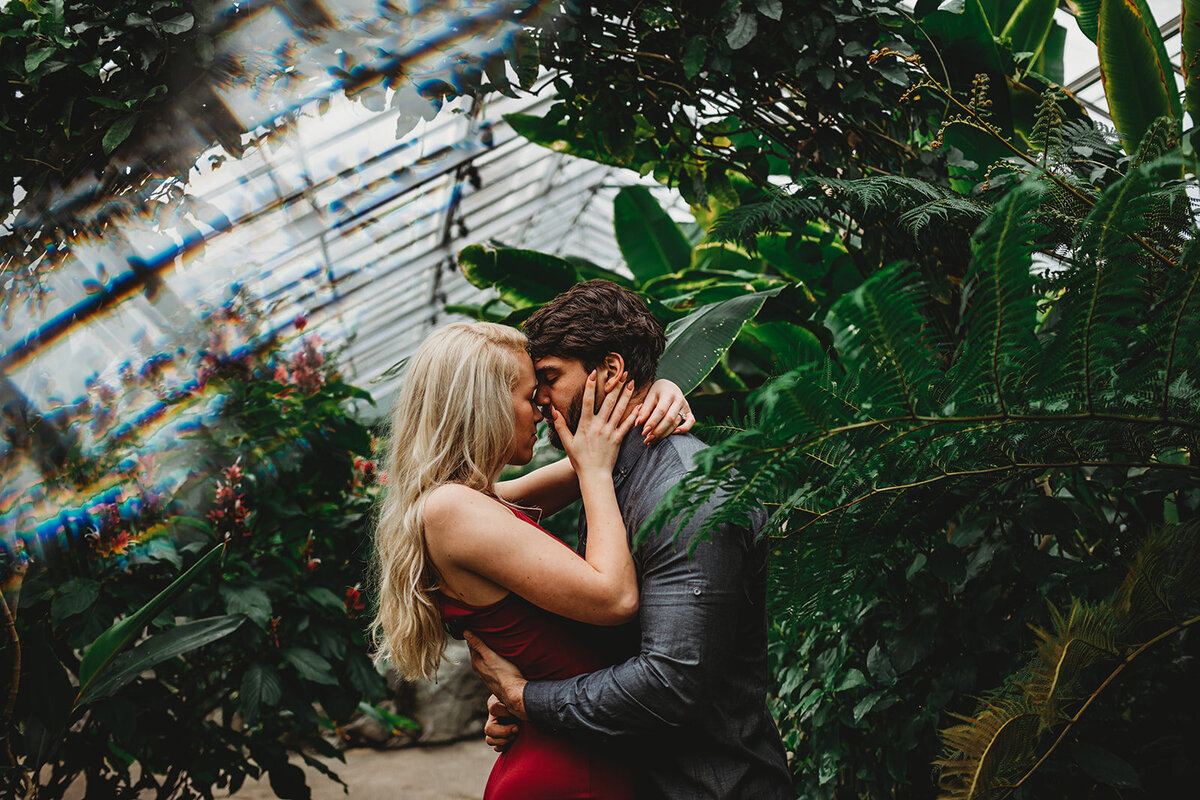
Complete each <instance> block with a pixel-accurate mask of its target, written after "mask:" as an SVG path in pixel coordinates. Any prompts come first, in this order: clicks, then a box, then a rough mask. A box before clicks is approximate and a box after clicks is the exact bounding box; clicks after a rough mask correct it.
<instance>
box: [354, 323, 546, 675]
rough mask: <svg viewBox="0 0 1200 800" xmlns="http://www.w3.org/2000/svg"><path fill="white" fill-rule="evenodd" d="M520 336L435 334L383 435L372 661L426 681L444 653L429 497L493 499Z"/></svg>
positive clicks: (457, 327)
mask: <svg viewBox="0 0 1200 800" xmlns="http://www.w3.org/2000/svg"><path fill="white" fill-rule="evenodd" d="M528 357H529V356H528V355H527V354H526V352H525V337H524V336H523V335H522V334H521V333H520V332H519V331H517V330H514V329H513V328H509V327H507V326H504V325H496V324H493V323H490V322H474V323H456V324H454V325H449V326H447V327H445V328H442V329H441V330H439V331H436V332H434V333H433V334H431V335H430V336H429V338H428V339H426V340H425V342H424V343H423V344H422V345H421V347H420V348H419V349H418V350H417V352H416V354H415V355H413V356H412V358H410V359H409V362H408V365H407V366H406V367H405V377H404V384H403V388H402V389H401V391H400V396H399V398H398V399H397V401H396V404H395V406H394V407H393V410H392V412H391V420H390V425H389V431H388V436H387V467H386V469H387V488H386V493H385V495H384V499H383V501H382V503H381V505H380V507H379V510H378V512H377V517H376V523H375V530H374V544H375V589H376V591H377V594H376V597H378V599H379V605H378V613H377V614H376V616H375V619H374V620H373V621H372V622H371V626H370V635H371V638H372V642H373V643H374V646H375V656H374V658H375V662H376V664H378V663H380V662H382V661H384V660H387V661H390V662H391V664H392V666H393V667H395V669H396V670H397V671H398V672H399V673H400V674H401V675H403V676H404V677H405V678H408V679H416V678H431V677H433V676H434V675H435V673H436V672H437V668H438V665H439V664H440V662H441V658H442V654H443V652H444V651H445V649H446V629H445V626H444V625H443V623H442V618H441V614H440V612H439V611H438V608H437V605H436V603H435V602H434V599H433V593H434V591H435V590H436V589H437V588H438V587H439V581H438V577H437V574H436V571H435V570H434V569H433V565H432V564H431V563H430V562H429V557H428V551H427V549H426V547H425V526H424V522H423V519H424V508H425V498H426V497H428V496H429V492H431V491H432V490H433V489H435V488H436V487H438V486H441V485H442V484H445V483H461V484H463V485H464V486H469V487H470V488H472V489H477V490H479V491H481V492H487V493H489V494H491V493H492V485H493V484H494V483H495V481H496V478H497V476H499V474H500V471H501V470H502V469H503V468H504V465H505V463H506V462H507V460H508V456H509V453H510V452H511V449H512V445H513V440H514V437H515V420H514V418H513V410H512V403H511V400H510V397H511V393H512V390H513V389H514V388H516V385H517V381H518V380H519V378H520V371H519V361H518V358H528Z"/></svg>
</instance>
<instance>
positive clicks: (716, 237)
mask: <svg viewBox="0 0 1200 800" xmlns="http://www.w3.org/2000/svg"><path fill="white" fill-rule="evenodd" d="M769 193H770V199H768V200H766V201H765V202H760V203H743V204H742V205H740V206H738V207H737V208H732V209H729V210H728V211H726V212H724V213H723V214H721V215H720V216H719V217H718V218H717V220H716V222H714V223H713V225H712V227H711V228H710V229H709V231H708V238H709V239H710V240H711V241H714V242H738V243H741V244H743V245H744V246H745V247H747V248H748V249H749V250H750V252H754V248H755V236H756V235H757V234H760V233H769V232H774V231H778V230H779V229H780V227H781V226H783V225H784V224H785V223H796V222H803V221H805V220H817V219H824V218H825V217H826V216H828V210H827V209H826V207H825V204H824V202H823V198H822V196H820V195H819V194H818V193H817V191H816V190H814V189H813V188H811V187H809V186H808V185H806V184H794V185H792V186H791V187H783V188H771V189H770V190H769Z"/></svg>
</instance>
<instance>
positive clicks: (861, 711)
mask: <svg viewBox="0 0 1200 800" xmlns="http://www.w3.org/2000/svg"><path fill="white" fill-rule="evenodd" d="M886 693H887V692H886V691H885V690H884V689H879V690H878V691H874V692H871V693H870V694H869V695H867V696H866V697H864V698H863V699H862V700H859V701H858V702H857V703H856V704H855V706H854V722H855V723H858V722H859V721H861V720H862V718H863V717H865V716H866V715H867V714H868V713H870V711H871V709H872V708H874V707H875V704H876V703H878V702H879V700H880V699H881V698H882V697H883V696H884V695H885V694H886Z"/></svg>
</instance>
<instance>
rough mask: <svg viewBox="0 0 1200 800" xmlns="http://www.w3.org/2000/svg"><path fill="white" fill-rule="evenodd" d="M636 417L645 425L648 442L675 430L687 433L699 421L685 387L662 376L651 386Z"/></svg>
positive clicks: (652, 441) (655, 440) (638, 422)
mask: <svg viewBox="0 0 1200 800" xmlns="http://www.w3.org/2000/svg"><path fill="white" fill-rule="evenodd" d="M636 417H637V421H636V423H635V424H637V425H641V426H642V441H644V442H645V443H646V444H648V445H649V444H654V443H655V442H657V441H659V440H660V439H665V438H666V437H668V436H670V435H671V434H673V433H687V432H688V431H690V430H691V429H692V426H693V425H695V424H696V416H695V415H694V414H692V409H691V408H690V407H689V406H688V402H687V398H685V397H684V396H683V390H681V389H680V388H679V387H678V386H676V385H675V384H674V383H672V382H671V381H668V380H665V379H661V378H660V379H659V380H656V381H655V382H654V383H653V384H652V385H651V386H650V391H649V393H647V395H646V398H645V399H644V400H642V405H641V408H639V409H638V412H637V414H636Z"/></svg>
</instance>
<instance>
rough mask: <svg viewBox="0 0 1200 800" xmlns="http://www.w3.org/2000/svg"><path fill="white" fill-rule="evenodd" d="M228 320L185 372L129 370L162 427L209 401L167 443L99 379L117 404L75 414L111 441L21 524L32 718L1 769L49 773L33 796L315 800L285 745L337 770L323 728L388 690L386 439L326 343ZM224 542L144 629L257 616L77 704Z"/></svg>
mask: <svg viewBox="0 0 1200 800" xmlns="http://www.w3.org/2000/svg"><path fill="white" fill-rule="evenodd" d="M214 317H215V319H210V325H211V327H212V331H211V335H210V336H209V339H208V341H207V345H208V347H207V349H206V350H205V351H203V352H202V353H200V354H199V355H198V358H196V359H195V360H194V362H193V363H196V364H198V369H197V370H196V372H195V373H194V375H193V376H192V377H191V378H190V379H189V378H186V377H181V376H176V377H177V378H178V380H175V381H174V383H173V384H172V385H170V386H167V385H165V384H164V377H163V376H164V370H165V368H166V367H167V366H169V364H167V362H168V361H171V359H165V360H164V359H161V358H160V359H159V362H160V363H158V364H156V365H153V366H152V367H151V368H146V367H143V368H142V369H141V370H132V369H131V370H130V372H131V373H132V375H131V376H129V377H127V378H124V379H123V381H126V382H128V383H129V384H130V386H133V385H134V384H137V386H138V387H140V388H138V391H146V392H149V395H148V397H151V398H152V399H151V400H150V402H152V403H163V404H166V405H167V406H169V407H170V408H168V409H167V410H166V411H165V412H162V414H161V416H162V417H163V418H164V419H165V418H170V417H171V416H172V414H173V413H174V412H176V411H179V410H181V409H183V408H184V407H187V408H189V409H191V410H192V411H194V412H195V413H193V414H192V415H191V416H188V415H185V414H177V415H176V419H183V420H185V422H184V423H181V424H178V425H177V426H176V427H175V428H173V429H171V430H170V431H169V435H166V434H164V433H163V432H162V431H159V432H158V433H157V434H150V433H147V432H146V430H145V429H142V430H141V431H138V432H136V433H127V432H125V430H124V429H123V428H122V425H123V422H122V420H123V419H125V418H127V417H129V416H131V415H133V416H135V417H136V416H137V413H138V412H137V409H131V408H128V407H124V406H123V407H121V408H118V406H119V405H121V403H123V402H124V401H123V400H122V399H121V398H118V397H115V396H109V395H110V394H112V395H115V394H116V393H115V390H112V389H111V388H104V384H102V383H101V382H100V381H98V380H97V381H93V382H92V386H91V387H89V388H90V394H91V395H92V396H94V398H95V400H96V401H100V400H103V402H104V405H103V407H101V408H98V409H97V408H89V409H85V410H84V411H83V412H81V411H79V410H78V409H76V413H77V418H76V420H75V421H74V423H72V424H64V425H63V426H62V427H63V430H65V431H68V432H73V433H75V435H76V436H77V437H83V436H85V434H86V433H88V432H86V431H85V432H81V431H78V430H77V429H78V428H80V427H84V426H93V425H96V420H103V421H102V422H101V423H100V425H101V426H103V430H102V432H104V433H106V434H107V436H108V437H110V438H109V439H106V440H105V441H106V442H108V443H109V447H108V449H106V450H103V451H102V452H99V453H97V454H95V455H94V456H93V457H91V458H90V459H86V458H85V459H82V461H81V460H80V459H79V458H78V457H77V459H76V462H75V463H72V464H69V465H67V467H66V468H64V470H63V471H62V472H60V473H59V474H58V476H59V477H58V479H57V481H58V486H57V488H56V489H53V491H56V492H57V493H58V494H56V495H54V496H55V497H56V498H63V497H66V498H74V502H73V507H74V509H75V510H67V511H62V512H61V513H59V514H57V516H54V517H52V518H50V519H48V520H45V521H43V522H42V523H41V524H40V525H39V526H38V527H37V529H36V530H30V531H28V532H27V533H24V534H19V535H18V536H17V541H16V543H15V544H16V547H11V546H10V547H8V548H7V549H8V550H9V551H11V552H8V553H6V554H5V560H4V562H3V563H0V569H3V570H5V571H6V572H7V573H8V574H7V575H0V579H6V580H8V582H9V584H10V586H12V585H13V576H15V575H16V574H17V568H18V566H21V565H20V564H18V561H22V562H24V560H25V559H27V564H26V565H25V568H26V570H27V571H26V572H25V575H24V583H23V586H21V591H20V593H19V608H18V609H17V611H16V619H15V623H16V631H17V633H18V635H19V637H20V644H21V657H20V662H19V669H20V684H19V692H18V694H17V707H16V709H15V712H14V713H13V715H12V716H13V719H14V720H17V721H19V722H17V723H16V724H12V723H11V721H6V725H7V726H8V729H7V730H6V731H5V733H6V734H7V735H8V738H7V741H8V742H9V743H10V744H11V746H12V750H13V754H14V758H15V759H16V761H17V763H19V764H21V766H22V768H21V769H18V770H10V771H8V773H7V774H6V775H3V774H0V780H6V781H7V782H8V784H9V788H17V789H18V791H19V793H21V794H24V793H27V792H28V791H29V790H30V789H31V788H33V784H37V787H36V791H37V796H38V797H39V798H55V797H61V796H63V794H64V793H65V791H66V789H67V787H68V786H69V785H70V784H71V783H72V782H73V781H76V780H77V779H79V778H80V777H82V778H83V779H84V780H85V781H86V793H87V796H89V797H92V796H96V797H100V796H105V797H134V796H137V795H138V793H139V792H143V791H146V790H152V791H154V792H155V793H156V794H157V796H159V797H199V796H211V793H212V792H213V791H214V790H216V789H221V790H227V791H236V790H237V789H238V788H239V787H240V786H241V785H242V783H243V782H244V781H245V779H246V778H247V777H254V778H257V777H260V776H262V775H264V774H265V775H266V776H267V777H268V778H269V780H270V783H271V786H272V788H273V789H274V791H275V792H276V793H277V794H278V795H279V796H280V797H308V796H309V791H308V787H307V786H306V785H305V782H304V776H303V773H302V771H301V770H300V769H299V768H298V767H296V766H294V765H292V764H290V763H289V761H288V755H289V753H301V755H302V757H303V758H304V759H305V760H306V761H308V762H309V763H311V764H313V765H314V766H316V767H317V768H318V769H320V770H322V771H323V772H325V773H326V774H328V775H330V776H331V777H334V778H335V779H336V775H334V773H333V772H331V771H330V770H329V769H328V767H327V766H326V765H325V764H324V763H323V762H322V761H320V760H319V759H318V758H316V757H314V755H313V753H315V754H316V755H317V756H323V757H326V758H328V757H337V755H338V751H337V749H336V747H334V745H333V744H331V743H330V742H329V741H327V739H326V738H324V736H323V735H322V733H323V732H328V731H337V730H338V729H339V727H340V725H341V724H342V723H343V722H344V721H345V720H347V719H348V718H349V717H350V716H351V715H353V714H355V713H356V711H357V710H359V708H360V706H362V705H363V704H367V705H368V706H369V704H373V703H375V702H377V701H378V700H379V699H380V698H381V697H382V695H383V689H384V681H383V678H382V677H381V676H380V675H379V674H378V672H377V671H376V670H375V668H374V666H373V665H372V664H371V661H370V659H369V658H368V656H367V648H366V642H365V641H364V636H363V623H362V620H361V619H359V617H360V616H361V615H362V614H363V613H364V612H365V611H366V602H365V600H364V597H363V594H362V588H361V587H362V585H363V582H364V572H365V563H364V560H365V558H366V556H367V553H368V551H369V548H368V547H367V546H366V541H367V540H366V535H367V517H368V513H369V511H370V508H371V504H372V496H373V494H374V493H375V492H376V491H377V489H376V481H375V477H376V470H375V465H374V462H373V461H372V460H371V459H372V446H373V441H372V438H371V435H370V432H369V430H368V429H367V428H366V427H365V426H364V425H363V424H362V423H360V422H359V421H358V420H356V418H355V416H354V415H353V413H352V410H351V403H353V402H358V401H369V400H370V398H369V396H368V395H367V394H366V393H365V392H363V391H362V390H359V389H356V388H354V387H351V386H349V385H347V384H345V383H344V382H342V381H341V379H340V378H339V377H338V375H337V373H336V371H334V370H333V369H332V368H331V365H330V363H329V362H328V359H327V358H326V356H325V354H324V353H323V352H322V350H321V348H320V341H319V339H317V338H316V337H314V336H312V335H309V336H308V337H306V338H305V339H304V340H303V342H302V343H301V345H300V348H299V349H298V351H297V352H296V354H295V355H293V356H290V357H289V356H287V355H286V354H285V353H284V352H283V351H282V350H281V349H280V345H279V342H278V341H277V340H275V339H273V338H271V339H265V340H262V339H260V340H253V339H251V341H250V344H248V345H238V341H239V339H238V335H237V333H238V331H237V330H230V329H229V324H230V323H234V324H235V325H236V326H240V327H241V328H248V327H251V325H250V323H251V322H253V320H245V319H238V318H237V314H236V313H234V314H232V316H231V313H230V312H228V311H224V312H221V313H219V314H217V315H214ZM295 327H296V328H300V327H302V325H301V324H300V323H299V322H298V323H297V324H296V326H295ZM139 382H140V383H139ZM154 388H156V389H157V390H156V391H153V389H154ZM85 412H86V413H85ZM93 412H94V413H95V414H96V416H91V414H92V413H93ZM122 435H123V438H122ZM114 436H116V437H117V438H115V439H114V438H111V437H114ZM77 440H78V438H77ZM114 442H115V444H114ZM147 450H149V451H151V452H152V454H147V453H146V451H147ZM77 452H78V451H77ZM133 452H138V456H136V457H135V456H133V455H131V453H133ZM83 462H86V463H83ZM122 464H123V465H125V469H124V471H122V469H121V468H118V467H120V465H122ZM67 474H70V475H73V476H75V478H77V479H78V480H76V481H75V483H74V484H72V482H71V480H68V479H66V478H64V477H63V476H64V475H67ZM89 478H91V479H96V480H97V481H98V483H103V484H104V485H105V487H106V488H104V489H103V490H97V489H96V488H95V487H94V486H93V485H89V484H88V482H87V481H88V479H89ZM46 483H47V485H49V484H50V483H52V481H50V480H47V482H46ZM114 484H115V485H114ZM64 487H66V488H64ZM38 491H42V492H43V494H44V493H45V492H50V491H52V490H51V489H48V488H46V486H43V487H40V488H39V489H38ZM47 496H48V495H47ZM0 510H3V509H0ZM220 542H224V543H225V544H226V546H225V553H224V555H223V558H222V562H221V564H220V567H219V568H211V569H207V570H205V571H204V572H202V573H201V574H200V576H199V578H198V579H197V580H196V581H195V582H194V583H193V584H192V585H190V586H189V587H188V588H187V589H186V590H184V591H183V593H182V594H181V595H179V597H178V598H177V599H176V600H175V602H174V603H173V605H172V606H170V607H169V608H168V609H167V610H166V611H164V612H162V613H160V614H159V615H158V616H157V617H156V618H155V619H154V620H153V621H152V622H151V623H150V625H149V628H148V629H147V633H148V634H149V635H150V636H151V637H154V636H156V635H163V634H164V633H168V632H170V631H172V630H178V629H180V627H181V626H183V625H185V624H187V623H189V621H192V620H204V619H211V618H214V617H215V616H221V617H225V616H227V615H242V616H244V618H245V621H244V622H243V623H242V624H240V625H238V626H237V627H236V628H235V629H234V630H233V631H232V633H228V634H227V635H223V637H222V638H219V639H217V640H216V641H211V642H209V643H207V644H205V645H204V646H202V647H199V648H196V649H192V650H189V651H187V652H184V653H180V654H177V655H173V656H171V657H168V658H165V659H164V660H161V661H159V662H158V663H156V664H155V665H154V666H153V669H150V670H146V671H143V672H141V674H140V675H139V676H138V677H137V678H136V679H134V680H132V681H131V682H129V683H128V684H126V685H124V686H122V687H121V688H119V689H117V690H116V691H114V692H112V693H111V694H110V695H108V696H104V697H98V698H96V699H95V700H93V701H91V702H88V703H86V704H84V705H79V699H78V697H77V689H76V688H73V687H74V686H77V685H78V683H79V678H78V676H79V673H80V659H81V656H82V655H83V654H84V653H85V652H86V651H87V648H88V646H89V645H90V644H91V643H92V642H93V641H94V640H95V639H96V637H97V636H98V635H99V634H100V633H101V632H103V631H104V630H105V629H106V628H108V627H109V626H110V625H112V624H113V622H114V621H115V620H117V619H120V618H122V617H124V616H128V615H129V614H130V613H131V612H132V611H133V610H134V609H137V608H140V607H142V606H144V605H145V604H146V603H147V602H148V601H149V600H150V599H151V598H152V597H154V596H155V595H156V594H157V593H158V592H159V591H160V590H162V589H163V587H164V586H166V585H167V584H169V583H171V581H172V580H174V579H175V578H176V577H177V576H178V575H179V574H180V573H181V572H182V571H183V570H184V569H185V568H186V567H187V566H189V565H190V564H192V563H195V562H196V560H197V559H198V558H199V557H200V556H201V555H203V554H204V553H206V552H208V551H210V550H211V549H212V547H213V545H214V544H216V543H220ZM18 550H19V551H21V552H20V553H18ZM18 555H20V558H19V559H18V558H17V556H18ZM10 594H12V593H10ZM10 599H15V598H10ZM6 652H10V651H9V650H7V649H6ZM4 663H5V665H7V663H8V660H7V659H5V660H4ZM81 723H82V724H81ZM326 735H327V734H326ZM43 764H44V765H47V767H46V768H45V769H42V770H41V771H40V773H39V771H38V767H39V765H43ZM135 765H136V766H135ZM2 793H3V792H0V794H2Z"/></svg>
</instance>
